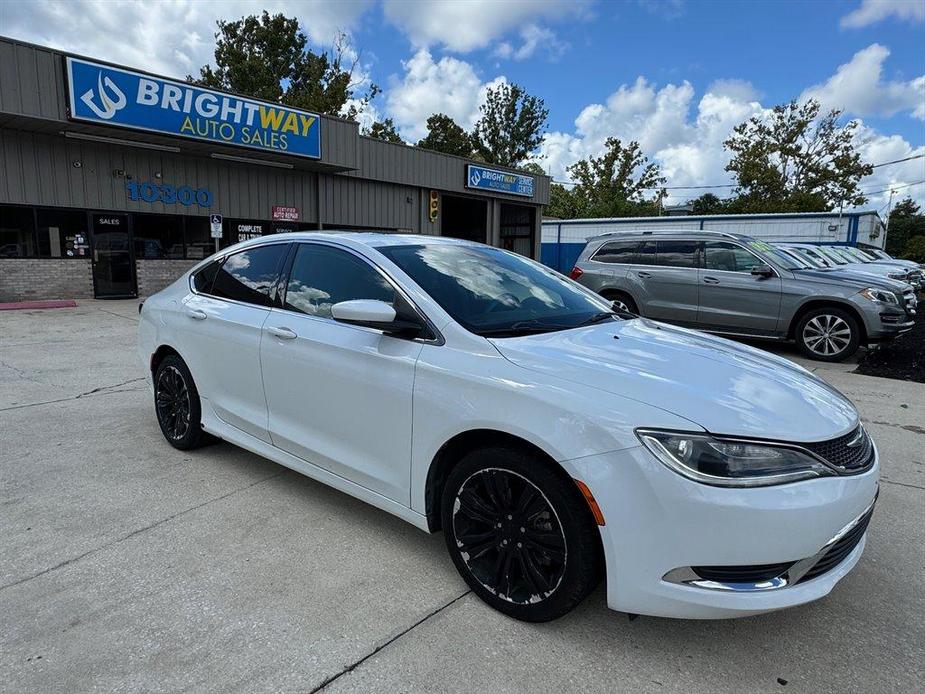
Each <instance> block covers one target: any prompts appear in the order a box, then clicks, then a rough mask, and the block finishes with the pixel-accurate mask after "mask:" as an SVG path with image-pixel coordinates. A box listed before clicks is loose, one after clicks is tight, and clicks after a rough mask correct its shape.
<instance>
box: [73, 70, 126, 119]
mask: <svg viewBox="0 0 925 694" xmlns="http://www.w3.org/2000/svg"><path fill="white" fill-rule="evenodd" d="M104 83H105V85H106V87H104V86H103V84H104ZM107 87H108V88H109V90H110V91H111V93H112V96H110V95H109V94H107V93H106V88H107ZM96 88H97V89H98V90H99V95H100V99H99V100H100V102H102V104H103V107H102V108H100V107H99V106H97V105H96V103H95V102H94V98H93V97H94V96H95V95H94V94H93V90H92V89H88V90H87V91H85V92H84V93H83V96H81V97H80V100H81V101H83V102H84V103H85V104H86V105H87V108H89V109H90V110H91V111H93V112H94V113H95V114H96V115H97V116H99V117H100V118H102V119H103V120H109V119H110V118H112V117H113V116H114V115H116V111H119V110H120V109H123V108H125V104H126V103H127V102H126V100H125V94H123V93H122V90H121V89H119V88H118V87H117V86H116V83H115V82H113V81H112V80H111V79H109V77H108V76H106V77H105V78H104V77H103V73H102V72H100V73H99V74H98V75H97V78H96Z"/></svg>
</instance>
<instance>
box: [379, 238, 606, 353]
mask: <svg viewBox="0 0 925 694" xmlns="http://www.w3.org/2000/svg"><path fill="white" fill-rule="evenodd" d="M378 250H379V252H380V253H382V254H383V255H384V256H386V257H387V258H389V260H391V261H392V262H393V263H395V264H396V265H398V267H400V268H401V269H402V270H403V271H404V272H405V273H406V274H407V275H408V276H409V277H411V279H413V280H414V281H415V282H417V284H418V285H419V286H420V287H421V288H422V289H423V290H424V291H426V292H427V293H428V294H430V296H431V297H433V299H434V301H436V302H437V303H438V304H440V306H442V307H443V309H444V310H445V311H446V312H447V313H449V314H450V315H451V316H452V317H453V318H454V319H455V320H456V321H457V322H458V323H459V324H460V325H462V326H463V327H464V328H466V329H467V330H470V331H471V332H474V333H476V334H477V335H484V336H486V337H514V336H517V335H527V334H531V333H541V332H553V331H556V330H567V329H570V328H576V327H578V326H580V325H589V324H591V323H595V322H598V321H606V320H613V319H614V318H616V317H617V314H615V313H614V312H613V310H612V309H611V306H610V302H608V301H607V300H606V299H603V298H600V297H597V296H596V295H594V294H592V293H590V292H589V291H587V290H585V289H583V288H582V287H580V286H578V285H576V284H575V283H573V282H571V281H570V280H567V279H565V278H564V277H562V276H561V275H558V274H556V273H554V272H552V271H551V270H549V269H548V268H545V267H543V266H542V265H540V264H538V263H535V262H533V261H532V260H528V259H527V258H524V257H522V256H519V255H515V254H514V253H508V252H506V251H502V250H501V249H498V248H489V247H481V246H457V245H450V244H437V243H435V244H423V245H413V246H388V247H384V248H380V249H378Z"/></svg>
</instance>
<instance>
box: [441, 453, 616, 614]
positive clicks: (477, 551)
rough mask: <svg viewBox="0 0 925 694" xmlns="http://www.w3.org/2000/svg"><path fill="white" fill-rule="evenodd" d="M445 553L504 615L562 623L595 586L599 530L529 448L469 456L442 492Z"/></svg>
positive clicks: (563, 479)
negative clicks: (446, 551)
mask: <svg viewBox="0 0 925 694" xmlns="http://www.w3.org/2000/svg"><path fill="white" fill-rule="evenodd" d="M440 510H441V522H442V527H443V534H444V538H445V540H446V546H447V550H448V551H449V553H450V557H451V558H452V560H453V563H454V564H455V566H456V569H457V571H459V574H460V575H461V576H462V577H463V580H465V581H466V583H468V584H469V587H470V588H472V592H474V593H475V594H476V595H477V596H478V597H480V598H481V599H482V600H483V601H484V602H486V603H487V604H488V605H490V606H491V607H493V608H495V609H496V610H498V611H499V612H503V613H504V614H506V615H508V616H510V617H514V618H515V619H521V620H524V621H528V622H546V621H549V620H551V619H556V618H557V617H561V616H562V615H564V614H565V613H566V612H568V611H569V610H571V609H572V608H573V607H575V605H577V604H578V603H580V602H581V601H582V600H583V599H584V598H585V596H587V595H588V593H590V592H591V590H592V589H593V588H594V586H595V585H596V584H597V583H598V581H599V580H600V576H601V569H602V561H601V560H602V552H601V537H600V532H599V530H598V527H597V525H596V523H595V522H594V518H593V516H592V515H591V512H590V510H589V509H588V506H587V504H586V502H585V500H584V498H583V497H582V495H581V492H580V491H579V489H578V487H577V486H576V485H575V482H574V480H572V479H570V478H569V476H568V475H567V474H566V473H565V471H564V470H562V469H561V468H560V467H558V466H557V465H556V464H555V463H553V462H552V461H549V460H547V459H545V458H544V457H542V456H541V455H539V454H536V453H531V452H530V451H529V450H527V449H521V448H518V447H508V446H505V445H489V446H486V447H484V448H480V449H476V450H473V451H470V452H469V453H467V454H466V455H464V456H463V457H462V459H461V460H460V461H459V462H458V463H457V464H456V465H455V466H454V467H453V469H452V470H451V471H450V474H449V476H448V477H447V480H446V484H445V485H444V487H443V493H442V497H441V509H440Z"/></svg>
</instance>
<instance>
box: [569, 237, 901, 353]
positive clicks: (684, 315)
mask: <svg viewBox="0 0 925 694" xmlns="http://www.w3.org/2000/svg"><path fill="white" fill-rule="evenodd" d="M571 277H572V279H574V280H577V281H578V282H580V283H581V284H583V285H584V286H586V287H588V288H589V289H593V290H594V291H596V292H598V293H599V294H601V295H603V296H605V297H606V298H608V299H610V300H612V301H613V302H614V303H615V305H616V306H617V307H618V308H620V309H622V310H624V311H628V312H630V313H636V314H639V315H642V316H645V317H647V318H654V319H656V320H663V321H666V322H669V323H676V324H678V325H683V326H687V327H691V328H697V329H700V330H705V331H708V332H715V333H723V334H727V335H738V336H742V337H758V338H767V339H773V340H794V341H796V343H797V345H798V346H799V347H800V349H801V351H802V352H803V353H804V354H806V355H807V356H809V357H811V358H813V359H819V360H822V361H840V360H842V359H845V358H846V357H848V356H850V355H851V354H853V353H854V352H855V351H856V350H857V348H858V346H859V345H861V344H870V343H873V342H877V341H881V340H888V339H891V338H894V337H896V336H897V335H900V334H902V333H904V332H907V331H909V330H911V329H912V327H913V325H914V319H913V316H914V315H915V310H916V298H915V295H914V293H913V291H912V288H911V287H910V286H909V285H908V284H906V283H903V282H897V281H894V280H891V279H888V278H886V277H882V278H881V277H873V276H866V275H858V274H853V273H851V272H846V271H840V270H828V271H823V270H818V269H812V268H809V267H807V266H806V265H804V264H801V263H800V262H799V261H798V260H796V259H794V258H793V257H792V256H790V255H788V254H786V253H783V252H781V251H780V250H778V249H775V248H774V247H772V246H770V245H769V244H767V243H765V242H763V241H759V240H757V239H753V238H751V237H748V236H742V235H739V234H727V233H723V232H717V231H687V232H684V231H643V232H638V233H629V232H617V233H614V234H605V235H603V236H597V237H595V238H592V239H590V240H589V241H588V243H587V245H586V246H585V248H584V250H583V251H582V253H581V255H580V256H579V257H578V261H577V262H576V264H575V267H574V268H573V269H572V273H571Z"/></svg>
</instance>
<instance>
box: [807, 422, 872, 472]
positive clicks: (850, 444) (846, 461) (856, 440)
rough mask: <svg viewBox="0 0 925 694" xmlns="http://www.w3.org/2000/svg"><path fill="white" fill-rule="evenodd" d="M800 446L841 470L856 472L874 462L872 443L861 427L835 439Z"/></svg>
mask: <svg viewBox="0 0 925 694" xmlns="http://www.w3.org/2000/svg"><path fill="white" fill-rule="evenodd" d="M801 445H802V446H803V447H804V448H805V449H806V450H808V451H810V452H812V453H815V454H816V455H817V456H819V457H820V458H822V459H823V460H825V461H827V462H828V463H829V464H830V465H834V466H835V467H837V468H840V469H842V470H847V471H851V472H857V471H860V470H863V469H864V468H867V467H869V466H870V465H872V464H873V462H874V444H873V441H871V440H870V436H868V434H867V432H866V431H864V427H862V426H861V425H858V426H857V427H856V428H855V429H854V430H853V431H851V432H849V433H847V434H845V435H844V436H839V437H838V438H837V439H831V440H830V441H820V442H818V443H805V444H801Z"/></svg>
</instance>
